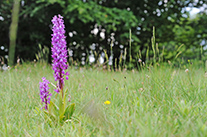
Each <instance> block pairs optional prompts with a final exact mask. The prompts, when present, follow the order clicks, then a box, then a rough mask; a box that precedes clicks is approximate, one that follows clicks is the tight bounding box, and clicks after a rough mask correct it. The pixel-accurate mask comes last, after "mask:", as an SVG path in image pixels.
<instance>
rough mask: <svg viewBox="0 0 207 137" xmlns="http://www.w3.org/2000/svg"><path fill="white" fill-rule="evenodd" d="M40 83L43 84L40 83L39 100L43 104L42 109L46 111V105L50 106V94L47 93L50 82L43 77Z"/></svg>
mask: <svg viewBox="0 0 207 137" xmlns="http://www.w3.org/2000/svg"><path fill="white" fill-rule="evenodd" d="M42 81H43V82H40V98H41V99H42V103H44V104H45V107H43V108H45V109H46V110H48V104H50V99H51V96H52V94H51V93H49V91H48V90H49V87H48V84H50V82H49V81H48V80H47V79H46V78H45V77H43V78H42Z"/></svg>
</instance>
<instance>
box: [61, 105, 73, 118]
mask: <svg viewBox="0 0 207 137" xmlns="http://www.w3.org/2000/svg"><path fill="white" fill-rule="evenodd" d="M74 111H75V103H72V104H70V105H69V106H68V107H67V108H66V110H65V114H64V116H65V119H64V120H67V119H70V118H71V117H72V115H73V113H74Z"/></svg>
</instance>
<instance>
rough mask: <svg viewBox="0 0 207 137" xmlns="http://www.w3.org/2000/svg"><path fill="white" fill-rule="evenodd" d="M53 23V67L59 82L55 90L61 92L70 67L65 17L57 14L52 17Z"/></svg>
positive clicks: (56, 79)
mask: <svg viewBox="0 0 207 137" xmlns="http://www.w3.org/2000/svg"><path fill="white" fill-rule="evenodd" d="M52 23H53V28H52V31H53V34H52V45H53V47H52V58H53V61H52V68H53V70H54V73H53V74H54V78H55V81H58V82H57V89H55V91H56V92H57V93H59V92H60V91H62V90H63V86H64V76H66V79H67V80H68V75H69V73H68V72H65V70H66V69H68V65H67V57H68V56H67V49H66V41H65V38H66V37H65V30H64V29H65V25H64V21H63V17H62V16H61V15H58V17H57V16H56V15H55V16H54V17H53V19H52Z"/></svg>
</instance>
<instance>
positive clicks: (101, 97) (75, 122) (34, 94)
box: [0, 63, 207, 137]
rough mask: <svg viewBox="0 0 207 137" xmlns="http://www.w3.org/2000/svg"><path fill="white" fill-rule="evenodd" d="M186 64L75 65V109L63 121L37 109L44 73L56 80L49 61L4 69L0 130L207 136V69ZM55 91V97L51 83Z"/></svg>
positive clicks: (0, 133) (17, 133) (117, 136)
mask: <svg viewBox="0 0 207 137" xmlns="http://www.w3.org/2000/svg"><path fill="white" fill-rule="evenodd" d="M186 68H188V72H186V71H185V70H186V69H185V68H174V67H172V66H170V65H161V66H156V67H152V66H151V67H149V68H145V69H143V70H141V71H122V72H110V71H106V70H103V69H101V68H94V69H86V68H78V69H75V67H70V68H69V72H70V76H69V80H67V81H66V83H65V87H64V88H68V89H69V94H70V96H71V103H75V104H76V110H75V112H74V115H73V118H72V120H71V121H69V122H67V123H65V124H64V125H63V126H50V125H49V124H47V122H46V121H45V119H44V117H43V113H42V112H41V111H40V113H39V114H37V113H35V108H36V107H37V108H40V110H41V108H42V107H43V106H42V104H41V100H40V96H39V82H40V81H41V78H42V77H46V78H47V79H48V80H49V81H50V82H52V83H54V84H55V81H54V77H53V74H52V73H53V70H52V68H51V66H50V65H47V64H44V63H23V64H22V65H17V66H16V67H14V68H11V69H10V70H7V71H0V97H1V98H0V109H1V111H0V125H1V126H0V136H2V137H3V136H9V137H11V136H15V137H16V136H27V137H30V136H31V137H35V136H42V137H47V136H48V137H49V136H67V137H68V136H80V137H84V136H113V137H121V136H131V137H136V136H143V137H147V136H149V137H153V136H157V137H161V136H170V137H171V136H175V137H180V136H182V137H184V136H188V137H190V136H202V137H204V136H207V87H206V86H207V80H206V79H207V75H205V70H204V69H203V68H199V67H193V65H188V66H186ZM50 92H51V93H52V94H53V95H52V98H53V97H54V96H55V94H56V93H55V91H53V87H52V85H50ZM69 94H68V95H69ZM68 97H69V96H68ZM105 101H110V104H105V103H104V102H105Z"/></svg>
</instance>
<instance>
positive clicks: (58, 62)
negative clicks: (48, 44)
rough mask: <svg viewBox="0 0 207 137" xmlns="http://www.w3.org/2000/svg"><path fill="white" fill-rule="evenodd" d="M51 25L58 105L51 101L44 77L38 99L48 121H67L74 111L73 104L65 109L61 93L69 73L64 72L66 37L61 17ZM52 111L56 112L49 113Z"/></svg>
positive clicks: (66, 65) (47, 83) (64, 99)
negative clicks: (48, 118)
mask: <svg viewBox="0 0 207 137" xmlns="http://www.w3.org/2000/svg"><path fill="white" fill-rule="evenodd" d="M52 23H53V28H52V31H53V34H52V39H51V40H52V45H53V47H52V49H51V50H52V58H53V61H52V68H53V70H54V73H53V75H54V78H55V81H57V84H56V89H54V91H56V92H57V93H58V94H59V105H56V104H55V103H53V102H52V101H51V96H52V94H51V93H49V86H48V85H49V84H50V82H49V81H48V80H46V78H45V77H43V78H42V80H43V82H40V83H39V84H40V98H41V100H42V103H43V104H44V107H43V109H45V111H44V112H45V113H46V114H48V115H49V117H50V120H51V119H56V118H55V117H54V115H55V114H56V117H57V119H58V120H67V119H69V118H70V117H71V116H72V114H73V111H74V106H75V104H74V103H73V104H70V105H68V106H67V107H66V92H67V90H66V91H65V93H64V92H63V87H64V83H65V79H64V77H66V80H68V75H69V73H68V72H66V70H67V69H68V64H67V57H68V56H67V49H66V48H67V47H66V40H65V38H66V36H65V25H64V21H63V17H62V16H61V15H58V16H56V15H55V16H54V17H53V19H52ZM52 110H54V111H57V112H51V111H52Z"/></svg>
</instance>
